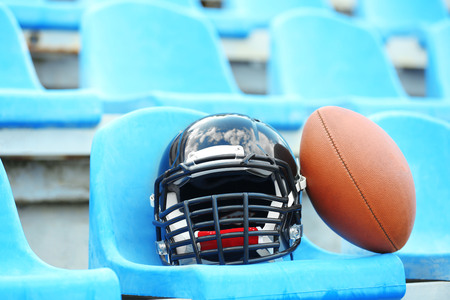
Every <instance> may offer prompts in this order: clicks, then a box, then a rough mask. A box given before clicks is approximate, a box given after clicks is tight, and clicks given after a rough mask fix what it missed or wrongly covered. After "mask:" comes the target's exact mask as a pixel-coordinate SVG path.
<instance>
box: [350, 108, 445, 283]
mask: <svg viewBox="0 0 450 300" xmlns="http://www.w3.org/2000/svg"><path fill="white" fill-rule="evenodd" d="M371 119H372V120H373V121H375V122H376V123H377V124H378V125H380V126H381V127H382V128H383V129H384V130H385V131H386V132H387V133H388V134H389V135H390V136H391V137H392V138H393V139H394V141H395V142H396V143H397V145H398V146H399V147H400V149H401V150H402V152H403V154H404V155H405V157H406V159H407V161H408V163H409V166H410V168H411V171H412V174H413V178H414V182H415V186H416V201H417V207H416V221H415V224H414V228H413V231H412V233H411V236H410V238H409V240H408V242H407V243H406V245H405V246H404V247H403V249H401V250H400V251H398V252H397V253H396V254H397V255H398V256H399V257H400V259H401V260H402V261H403V264H404V266H405V272H406V278H407V279H412V280H450V240H449V238H448V228H449V220H448V216H447V212H448V211H449V210H450V202H449V201H448V199H450V188H449V185H448V183H449V181H450V169H449V166H450V153H449V151H448V146H449V145H450V123H448V122H444V121H441V120H439V119H436V118H431V117H428V116H426V115H423V114H414V113H407V112H402V111H391V112H385V113H380V114H376V115H373V116H372V117H371ZM346 248H347V249H345V250H346V252H353V253H355V252H359V250H358V249H356V248H354V246H349V245H347V247H346Z"/></svg>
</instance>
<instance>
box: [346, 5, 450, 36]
mask: <svg viewBox="0 0 450 300" xmlns="http://www.w3.org/2000/svg"><path fill="white" fill-rule="evenodd" d="M354 14H355V16H357V17H359V18H361V19H362V20H364V21H366V22H367V23H369V24H370V25H372V26H374V27H375V28H376V29H377V30H378V31H379V32H380V33H381V34H382V36H383V37H384V38H389V37H391V36H401V35H403V36H405V35H406V36H416V37H418V38H419V40H421V39H422V37H421V32H422V30H423V28H424V26H427V25H431V24H433V23H436V22H439V21H441V20H444V19H446V18H448V16H449V15H448V10H447V7H446V6H445V3H444V1H443V0H427V1H423V0H395V1H392V0H358V1H357V6H356V9H355V12H354Z"/></svg>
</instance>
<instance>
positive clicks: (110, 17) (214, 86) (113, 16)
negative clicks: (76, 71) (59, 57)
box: [80, 1, 239, 97]
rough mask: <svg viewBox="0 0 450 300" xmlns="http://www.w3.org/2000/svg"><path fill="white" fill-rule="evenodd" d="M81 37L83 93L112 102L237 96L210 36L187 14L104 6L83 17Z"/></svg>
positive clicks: (158, 6) (164, 8) (156, 5)
mask: <svg viewBox="0 0 450 300" xmlns="http://www.w3.org/2000/svg"><path fill="white" fill-rule="evenodd" d="M81 35H82V45H83V46H82V49H81V53H80V84H81V86H82V87H83V88H94V89H96V90H98V91H99V92H101V93H102V94H103V95H107V96H113V97H115V96H120V95H122V96H124V95H136V94H142V93H146V92H149V91H155V90H160V91H170V92H182V93H237V92H239V89H238V87H237V84H236V82H235V81H234V78H233V75H232V73H231V68H230V66H229V64H228V61H227V60H226V58H225V55H224V53H223V50H222V49H221V48H220V46H219V39H218V37H217V35H216V33H215V31H214V30H213V28H212V27H211V25H210V24H209V23H208V22H207V21H206V20H205V19H204V18H203V17H202V16H200V15H199V14H198V13H195V12H193V11H192V10H186V9H182V8H180V7H178V6H176V5H170V4H163V3H161V2H159V1H158V2H151V1H122V2H120V1H108V2H107V3H106V2H105V3H102V4H99V5H98V6H95V8H92V10H89V11H88V12H87V13H86V15H85V17H84V19H83V22H82V27H81Z"/></svg>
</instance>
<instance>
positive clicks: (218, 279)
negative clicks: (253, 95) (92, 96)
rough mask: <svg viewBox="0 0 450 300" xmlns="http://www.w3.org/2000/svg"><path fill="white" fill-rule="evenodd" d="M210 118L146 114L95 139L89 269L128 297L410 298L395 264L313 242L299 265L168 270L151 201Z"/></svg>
mask: <svg viewBox="0 0 450 300" xmlns="http://www.w3.org/2000/svg"><path fill="white" fill-rule="evenodd" d="M204 115H205V114H204V113H201V112H198V111H193V110H187V109H182V108H173V107H172V108H171V107H156V108H147V109H142V110H138V111H134V112H132V113H129V114H127V115H125V116H122V117H121V118H119V119H117V120H115V121H113V122H111V123H109V124H107V125H106V126H104V127H102V128H101V129H100V130H99V131H97V133H96V135H95V137H94V140H93V145H92V151H91V173H90V180H91V181H90V191H91V192H90V193H91V197H90V203H89V205H90V228H89V230H90V236H89V251H90V255H89V257H90V260H89V264H90V267H91V268H97V267H110V268H112V269H113V270H114V271H115V272H116V274H117V275H118V277H119V279H120V283H121V289H122V294H126V295H140V296H145V295H147V296H149V295H150V296H154V297H180V298H191V299H231V298H233V299H283V298H285V299H292V298H302V297H304V298H308V299H315V298H321V299H335V298H338V297H341V298H345V299H350V298H357V299H364V298H397V299H399V298H401V297H402V296H403V295H404V293H405V290H406V284H405V279H404V270H403V266H402V264H401V261H400V260H399V259H398V257H397V256H395V255H392V254H388V255H372V256H367V257H349V256H343V255H340V254H335V253H330V252H326V251H323V250H321V249H319V248H317V247H316V246H314V245H313V244H312V243H311V242H309V241H308V239H307V238H304V239H302V243H301V246H300V247H299V248H298V249H297V251H296V252H295V254H294V257H295V259H296V260H295V261H282V262H275V263H262V264H253V265H245V266H208V265H190V266H163V265H162V263H161V260H160V258H159V255H158V254H157V253H156V249H155V240H156V236H155V235H156V230H155V228H154V226H153V224H152V220H154V214H153V208H152V207H151V205H150V201H149V196H150V195H151V194H152V193H153V184H154V181H155V179H156V176H157V175H158V174H157V173H158V169H159V163H160V159H161V156H162V152H163V150H164V149H165V147H166V146H167V145H168V143H169V142H170V141H171V140H172V139H173V137H174V136H175V135H176V134H177V133H179V132H180V131H181V130H182V129H184V128H185V127H186V126H187V125H189V124H190V123H192V122H193V121H195V120H197V119H199V118H201V117H203V116H204Z"/></svg>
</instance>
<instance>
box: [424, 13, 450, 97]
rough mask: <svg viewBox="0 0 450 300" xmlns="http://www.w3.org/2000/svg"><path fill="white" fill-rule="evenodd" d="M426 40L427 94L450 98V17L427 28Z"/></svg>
mask: <svg viewBox="0 0 450 300" xmlns="http://www.w3.org/2000/svg"><path fill="white" fill-rule="evenodd" d="M426 42H427V50H428V65H427V68H426V71H425V74H426V91H427V96H429V97H443V98H450V55H449V53H450V19H449V20H447V21H443V22H440V23H439V24H437V25H435V26H432V27H430V28H429V29H428V30H427V38H426Z"/></svg>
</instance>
